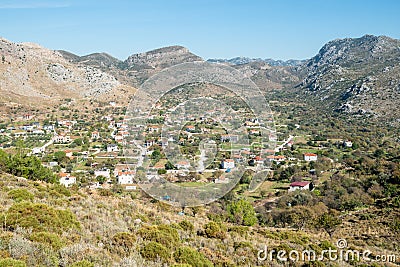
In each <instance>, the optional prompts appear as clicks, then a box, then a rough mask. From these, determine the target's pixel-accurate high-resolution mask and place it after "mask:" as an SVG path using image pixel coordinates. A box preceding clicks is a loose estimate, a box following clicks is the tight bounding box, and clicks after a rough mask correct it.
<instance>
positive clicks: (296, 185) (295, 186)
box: [288, 182, 313, 192]
mask: <svg viewBox="0 0 400 267" xmlns="http://www.w3.org/2000/svg"><path fill="white" fill-rule="evenodd" d="M312 189H313V185H312V184H311V183H310V182H293V183H291V184H290V187H289V190H288V191H289V192H293V191H296V190H312Z"/></svg>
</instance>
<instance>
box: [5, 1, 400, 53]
mask: <svg viewBox="0 0 400 267" xmlns="http://www.w3.org/2000/svg"><path fill="white" fill-rule="evenodd" d="M399 14H400V1H396V0H379V1H371V0H265V1H251V0H249V1H236V0H230V1H229V0H226V1H225V0H202V1H200V0H198V1H194V0H144V1H128V0H107V1H102V0H97V1H95V0H80V1H79V0H37V1H33V0H15V1H8V0H0V25H1V27H0V29H1V30H0V36H2V37H4V38H6V39H9V40H10V41H14V42H26V41H29V42H35V43H39V44H41V45H42V46H45V47H48V48H51V49H64V50H67V51H70V52H73V53H75V54H78V55H84V54H89V53H93V52H107V53H109V54H111V55H112V56H115V57H117V58H120V59H125V58H127V57H128V56H129V55H131V54H133V53H138V52H145V51H148V50H151V49H155V48H159V47H163V46H168V45H183V46H185V47H187V48H189V49H190V50H191V51H192V52H193V53H195V54H197V55H199V56H201V57H203V58H206V59H207V58H231V57H236V56H248V57H261V58H274V59H290V58H293V59H304V58H310V57H312V56H314V55H315V54H316V53H317V52H318V50H319V49H320V48H321V46H322V45H323V44H325V43H326V42H327V41H330V40H332V39H336V38H344V37H360V36H362V35H364V34H374V35H388V36H390V37H393V38H400V31H399V29H400V16H399Z"/></svg>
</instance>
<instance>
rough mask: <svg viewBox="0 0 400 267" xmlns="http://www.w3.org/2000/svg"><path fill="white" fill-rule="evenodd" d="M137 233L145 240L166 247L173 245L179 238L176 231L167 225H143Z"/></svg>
mask: <svg viewBox="0 0 400 267" xmlns="http://www.w3.org/2000/svg"><path fill="white" fill-rule="evenodd" d="M138 234H139V236H141V237H142V238H143V239H144V240H146V241H154V242H157V243H160V244H162V245H164V246H166V247H167V248H173V247H175V246H176V245H177V244H178V242H179V240H180V239H179V234H178V231H177V230H176V229H174V228H172V227H170V226H168V225H159V226H147V227H143V228H141V229H140V230H139V231H138Z"/></svg>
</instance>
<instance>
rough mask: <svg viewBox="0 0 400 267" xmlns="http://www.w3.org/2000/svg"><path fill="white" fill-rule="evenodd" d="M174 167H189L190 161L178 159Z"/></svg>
mask: <svg viewBox="0 0 400 267" xmlns="http://www.w3.org/2000/svg"><path fill="white" fill-rule="evenodd" d="M175 167H176V168H177V169H189V168H190V162H189V161H179V162H177V163H176V164H175Z"/></svg>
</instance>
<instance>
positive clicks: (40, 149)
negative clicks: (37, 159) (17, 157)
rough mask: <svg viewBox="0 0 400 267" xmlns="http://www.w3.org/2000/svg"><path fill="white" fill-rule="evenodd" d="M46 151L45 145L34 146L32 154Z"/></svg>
mask: <svg viewBox="0 0 400 267" xmlns="http://www.w3.org/2000/svg"><path fill="white" fill-rule="evenodd" d="M44 151H45V149H44V148H43V147H34V148H32V154H33V155H37V154H41V153H43V152H44Z"/></svg>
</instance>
